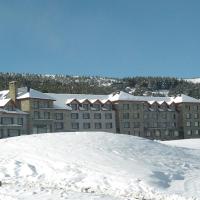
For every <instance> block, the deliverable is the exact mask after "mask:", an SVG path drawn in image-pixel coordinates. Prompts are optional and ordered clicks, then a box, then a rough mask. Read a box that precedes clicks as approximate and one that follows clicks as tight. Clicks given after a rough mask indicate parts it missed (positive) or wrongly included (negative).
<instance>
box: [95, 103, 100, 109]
mask: <svg viewBox="0 0 200 200" xmlns="http://www.w3.org/2000/svg"><path fill="white" fill-rule="evenodd" d="M93 108H94V109H95V110H100V108H101V105H100V104H97V103H95V104H93Z"/></svg>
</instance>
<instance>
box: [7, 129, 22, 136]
mask: <svg viewBox="0 0 200 200" xmlns="http://www.w3.org/2000/svg"><path fill="white" fill-rule="evenodd" d="M19 135H20V130H18V129H8V137H14V136H19Z"/></svg>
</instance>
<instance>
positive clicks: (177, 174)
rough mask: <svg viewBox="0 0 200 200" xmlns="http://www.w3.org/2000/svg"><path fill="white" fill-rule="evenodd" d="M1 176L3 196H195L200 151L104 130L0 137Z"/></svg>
mask: <svg viewBox="0 0 200 200" xmlns="http://www.w3.org/2000/svg"><path fill="white" fill-rule="evenodd" d="M0 179H1V181H2V186H1V187H0V199H4V200H25V199H26V200H27V199H29V200H33V199H34V200H44V199H49V200H50V199H51V200H55V199H56V200H64V199H68V200H88V199H91V200H93V199H94V200H97V199H98V200H99V199H101V200H135V199H140V200H144V199H146V200H150V199H154V200H173V199H174V200H183V199H186V198H187V197H188V198H189V197H192V196H193V197H197V198H200V190H199V187H200V185H199V179H200V150H193V149H185V148H180V147H171V146H168V145H165V144H161V143H158V142H154V141H150V140H147V139H143V138H138V137H134V136H128V135H117V134H111V133H103V132H101V133H96V132H90V133H87V132H73V133H69V132H68V133H54V134H52V133H51V134H40V135H27V136H20V137H15V138H8V139H2V140H0ZM174 194H176V195H174ZM178 195H179V196H178ZM180 195H181V196H182V197H181V196H180ZM190 199H192V198H190Z"/></svg>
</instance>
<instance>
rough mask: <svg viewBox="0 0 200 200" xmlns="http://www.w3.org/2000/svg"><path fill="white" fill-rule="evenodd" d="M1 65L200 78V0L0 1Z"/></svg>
mask: <svg viewBox="0 0 200 200" xmlns="http://www.w3.org/2000/svg"><path fill="white" fill-rule="evenodd" d="M0 71H2V72H29V73H42V74H69V75H103V76H111V77H124V76H147V75H151V76H175V77H198V76H199V77H200V0H0Z"/></svg>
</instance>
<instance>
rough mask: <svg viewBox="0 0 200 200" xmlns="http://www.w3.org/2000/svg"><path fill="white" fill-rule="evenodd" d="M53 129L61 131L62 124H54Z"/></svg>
mask: <svg viewBox="0 0 200 200" xmlns="http://www.w3.org/2000/svg"><path fill="white" fill-rule="evenodd" d="M55 129H56V130H62V129H63V122H56V123H55Z"/></svg>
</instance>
